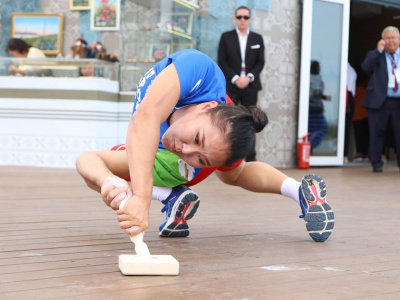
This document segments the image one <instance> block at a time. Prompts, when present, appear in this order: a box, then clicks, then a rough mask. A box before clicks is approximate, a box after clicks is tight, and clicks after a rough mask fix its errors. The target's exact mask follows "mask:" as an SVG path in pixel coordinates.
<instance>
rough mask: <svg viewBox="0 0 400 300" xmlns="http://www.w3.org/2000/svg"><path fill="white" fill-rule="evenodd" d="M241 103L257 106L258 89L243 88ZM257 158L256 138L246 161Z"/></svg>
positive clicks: (247, 105)
mask: <svg viewBox="0 0 400 300" xmlns="http://www.w3.org/2000/svg"><path fill="white" fill-rule="evenodd" d="M240 94H241V96H240V99H241V104H242V105H243V106H246V107H249V106H256V105H257V101H258V98H257V97H258V91H256V90H254V89H250V88H247V89H243V90H241V93H240ZM255 160H256V141H255V140H254V143H253V146H252V148H251V150H250V152H249V154H247V155H246V161H255Z"/></svg>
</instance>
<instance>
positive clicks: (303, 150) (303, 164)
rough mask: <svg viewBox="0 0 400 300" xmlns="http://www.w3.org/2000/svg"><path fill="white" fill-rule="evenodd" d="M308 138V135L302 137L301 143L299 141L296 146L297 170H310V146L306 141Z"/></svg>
mask: <svg viewBox="0 0 400 300" xmlns="http://www.w3.org/2000/svg"><path fill="white" fill-rule="evenodd" d="M309 136H310V134H309V133H308V134H306V135H305V136H303V138H302V141H300V142H299V143H298V145H297V157H298V168H299V169H308V168H310V153H311V144H310V142H309V141H308V137H309Z"/></svg>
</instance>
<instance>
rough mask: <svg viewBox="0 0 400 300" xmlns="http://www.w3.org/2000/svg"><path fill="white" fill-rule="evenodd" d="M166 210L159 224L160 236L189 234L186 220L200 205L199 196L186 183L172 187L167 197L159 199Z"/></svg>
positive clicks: (191, 216) (183, 235)
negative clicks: (163, 220)
mask: <svg viewBox="0 0 400 300" xmlns="http://www.w3.org/2000/svg"><path fill="white" fill-rule="evenodd" d="M161 202H162V203H163V204H164V205H165V206H164V208H163V209H162V210H161V212H165V211H166V214H167V215H166V216H165V222H164V223H163V224H161V225H160V227H159V229H160V236H163V237H186V236H188V235H189V226H188V224H187V220H189V219H191V218H193V216H194V214H195V213H196V211H197V208H198V207H199V205H200V198H199V196H198V195H197V194H196V193H195V192H193V191H192V190H191V189H189V188H188V187H187V186H186V185H179V186H177V187H174V188H172V192H171V194H170V195H169V196H168V198H167V199H165V200H164V201H161Z"/></svg>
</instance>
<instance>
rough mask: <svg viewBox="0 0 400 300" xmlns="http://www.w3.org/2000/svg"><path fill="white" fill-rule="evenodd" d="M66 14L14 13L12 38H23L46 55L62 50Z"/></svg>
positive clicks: (56, 53)
mask: <svg viewBox="0 0 400 300" xmlns="http://www.w3.org/2000/svg"><path fill="white" fill-rule="evenodd" d="M63 27H64V16H63V15H62V14H44V13H12V14H11V33H10V37H11V38H18V39H22V40H24V41H25V42H27V43H28V44H29V45H31V46H32V47H36V48H39V49H41V50H42V51H43V52H44V54H45V55H58V54H60V53H61V52H62V43H63Z"/></svg>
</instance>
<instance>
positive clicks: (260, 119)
mask: <svg viewBox="0 0 400 300" xmlns="http://www.w3.org/2000/svg"><path fill="white" fill-rule="evenodd" d="M207 113H209V114H210V116H211V121H212V122H213V124H214V125H215V126H217V127H218V128H219V129H220V130H221V131H222V132H223V133H225V134H226V139H227V140H228V143H230V149H229V150H228V158H227V160H226V162H225V166H230V165H231V164H233V163H234V162H236V161H238V160H239V159H242V158H244V157H246V156H247V155H248V153H249V152H250V150H251V149H252V146H253V144H254V142H255V138H256V133H258V132H260V131H261V130H263V129H264V127H265V126H266V125H267V124H268V116H267V114H266V113H265V112H264V111H262V110H261V109H260V108H259V107H257V106H250V107H248V108H246V107H245V106H243V105H230V104H220V105H218V106H216V107H214V108H211V109H209V110H208V111H207Z"/></svg>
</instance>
